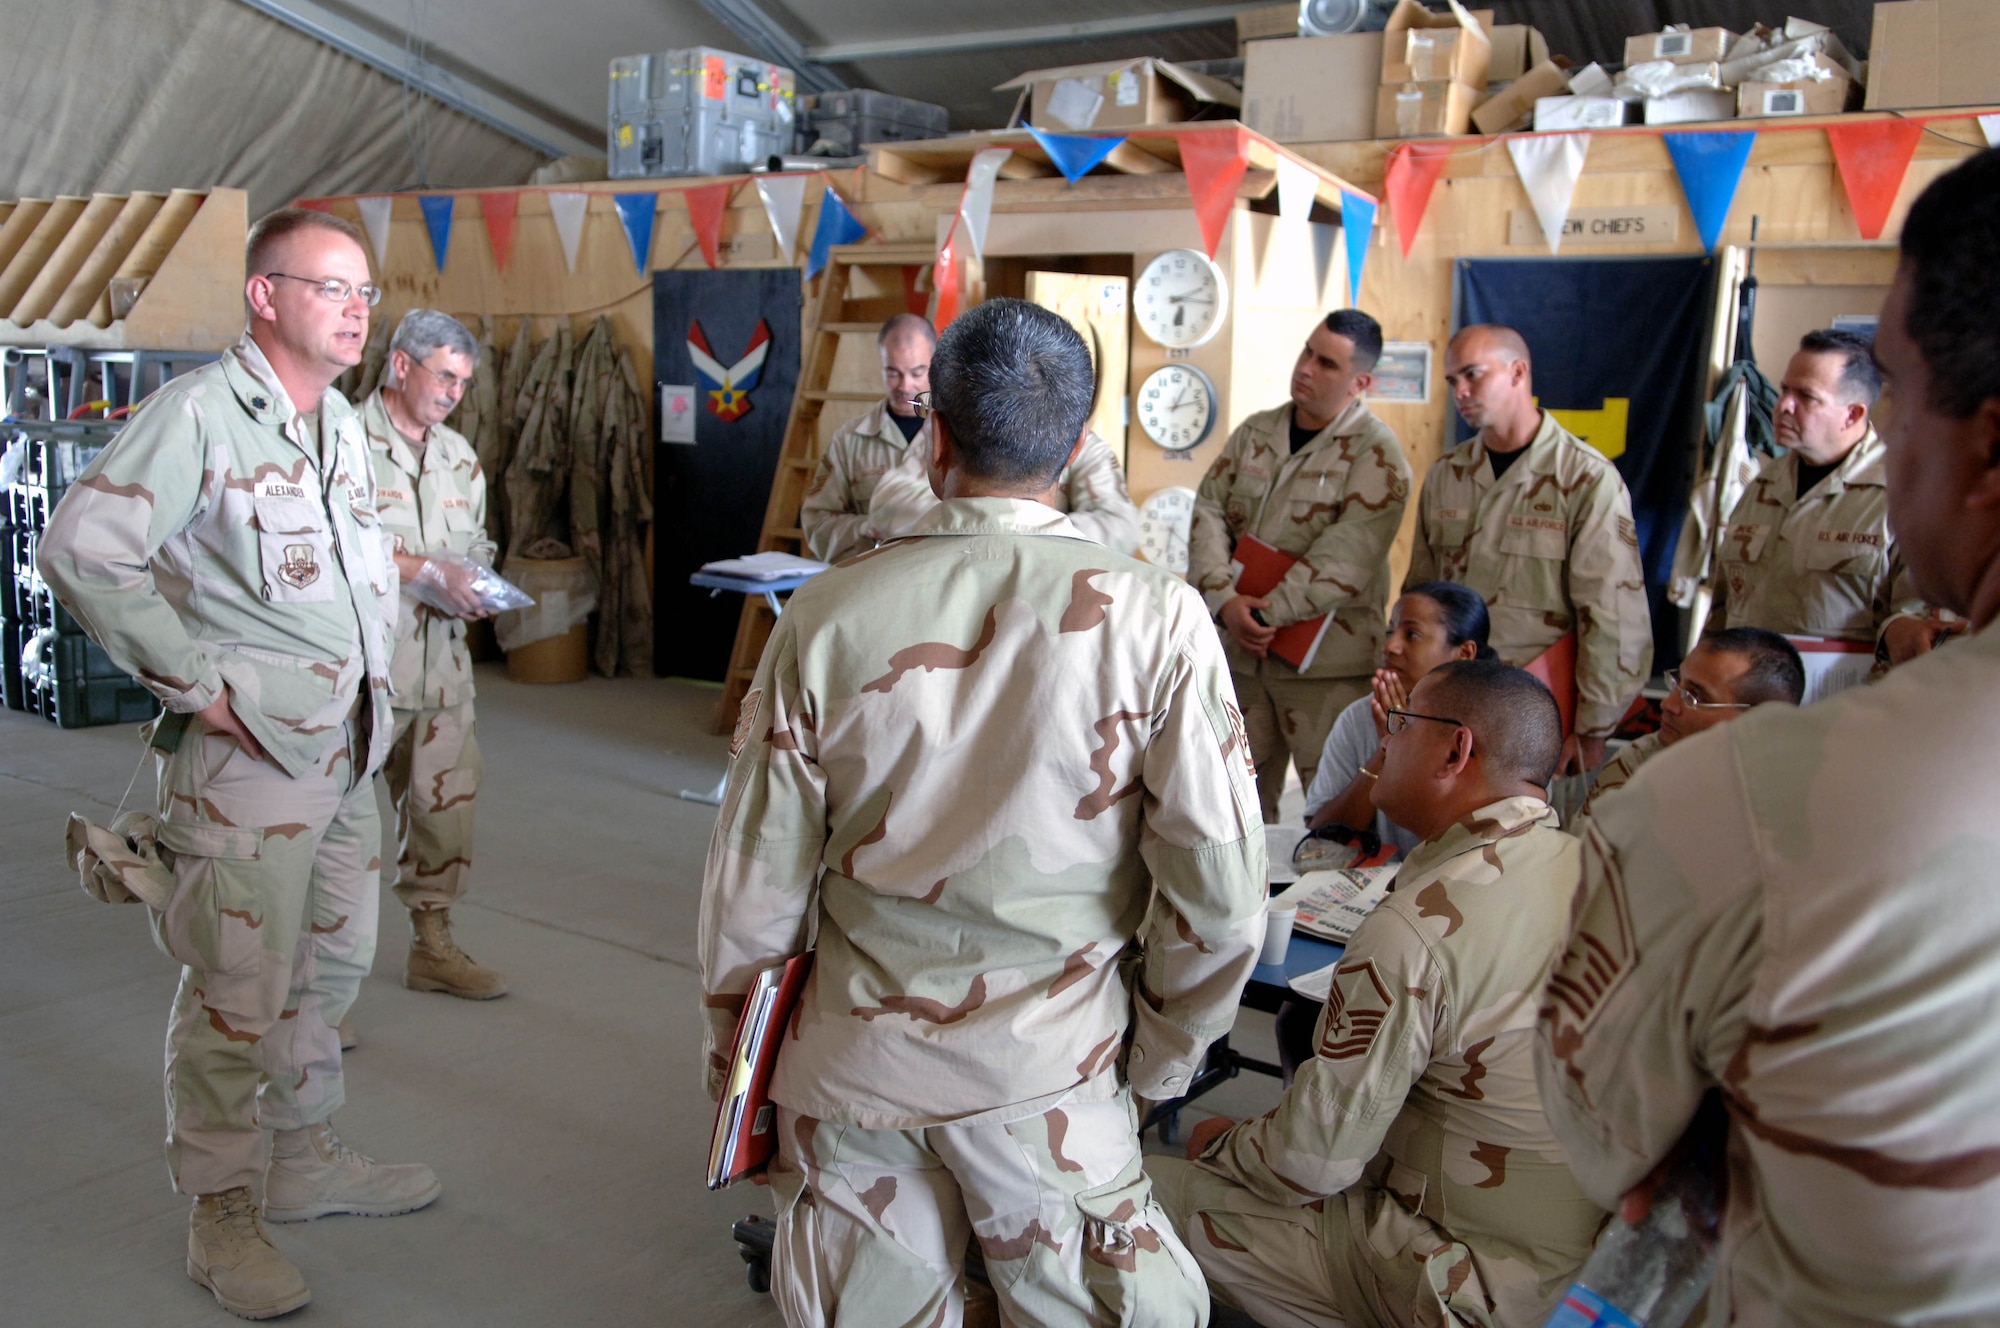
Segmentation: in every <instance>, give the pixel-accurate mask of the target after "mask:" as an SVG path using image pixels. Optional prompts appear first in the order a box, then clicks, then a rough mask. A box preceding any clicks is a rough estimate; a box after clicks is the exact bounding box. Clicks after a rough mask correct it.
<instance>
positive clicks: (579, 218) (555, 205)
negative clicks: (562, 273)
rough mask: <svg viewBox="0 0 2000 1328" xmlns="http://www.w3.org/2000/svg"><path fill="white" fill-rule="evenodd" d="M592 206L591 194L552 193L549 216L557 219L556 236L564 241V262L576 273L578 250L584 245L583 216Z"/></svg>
mask: <svg viewBox="0 0 2000 1328" xmlns="http://www.w3.org/2000/svg"><path fill="white" fill-rule="evenodd" d="M589 206H590V195H589V194H572V193H551V194H550V195H549V215H550V216H551V217H554V218H555V222H556V235H557V237H558V238H560V239H561V240H562V249H563V262H565V263H567V264H569V270H570V271H572V272H574V271H576V249H577V246H578V245H580V244H582V243H583V214H584V211H585V210H586V209H587V208H589Z"/></svg>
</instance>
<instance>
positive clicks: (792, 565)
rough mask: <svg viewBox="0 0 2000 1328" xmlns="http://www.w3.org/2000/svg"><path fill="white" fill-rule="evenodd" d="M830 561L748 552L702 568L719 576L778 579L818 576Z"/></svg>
mask: <svg viewBox="0 0 2000 1328" xmlns="http://www.w3.org/2000/svg"><path fill="white" fill-rule="evenodd" d="M831 567H832V564H830V563H822V562H814V561H813V560H812V559H811V558H801V557H799V556H798V555H797V554H795V553H775V552H774V553H746V554H744V555H743V556H742V557H741V558H724V559H722V560H721V561H719V562H712V563H703V564H702V565H701V570H702V571H704V572H712V573H714V574H715V575H717V576H740V577H745V578H747V579H749V580H752V581H776V580H778V579H779V578H780V577H787V576H818V575H819V574H820V573H821V572H824V571H828V570H830V568H831Z"/></svg>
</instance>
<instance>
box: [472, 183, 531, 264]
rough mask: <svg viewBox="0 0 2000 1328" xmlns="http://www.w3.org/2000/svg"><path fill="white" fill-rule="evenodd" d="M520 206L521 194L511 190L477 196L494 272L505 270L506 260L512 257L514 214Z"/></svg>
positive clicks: (480, 217)
mask: <svg viewBox="0 0 2000 1328" xmlns="http://www.w3.org/2000/svg"><path fill="white" fill-rule="evenodd" d="M520 206H521V196H520V195H519V194H517V193H514V192H512V191H511V190H510V191H508V192H506V193H492V194H481V195H480V196H479V219H480V220H481V221H483V222H485V223H486V243H487V244H489V245H491V246H492V247H493V270H494V271H495V272H505V271H506V270H507V260H508V259H509V258H511V257H513V254H514V214H515V212H516V211H518V210H519V208H520Z"/></svg>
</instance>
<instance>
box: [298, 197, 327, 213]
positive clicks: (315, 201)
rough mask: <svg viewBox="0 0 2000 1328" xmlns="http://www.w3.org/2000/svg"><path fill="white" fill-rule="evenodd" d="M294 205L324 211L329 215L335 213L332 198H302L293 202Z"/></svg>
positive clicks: (311, 210)
mask: <svg viewBox="0 0 2000 1328" xmlns="http://www.w3.org/2000/svg"><path fill="white" fill-rule="evenodd" d="M292 206H293V207H302V208H304V209H305V210H306V211H308V212H324V213H326V214H327V215H328V216H329V217H330V216H332V215H333V202H332V200H330V199H325V198H301V199H300V200H299V201H298V202H296V203H294V204H292Z"/></svg>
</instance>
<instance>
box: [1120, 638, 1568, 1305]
mask: <svg viewBox="0 0 2000 1328" xmlns="http://www.w3.org/2000/svg"><path fill="white" fill-rule="evenodd" d="M1388 729H1389V732H1388V736H1387V738H1385V739H1384V741H1383V753H1384V759H1383V762H1382V773H1381V776H1380V778H1379V779H1378V780H1377V781H1376V784H1375V795H1374V796H1375V804H1376V806H1378V807H1379V808H1381V810H1382V811H1383V812H1384V813H1385V814H1387V815H1388V816H1389V817H1390V818H1391V819H1392V820H1394V821H1395V822H1396V824H1398V825H1402V826H1407V827H1409V828H1410V829H1411V830H1413V831H1415V832H1417V833H1419V834H1421V835H1422V836H1423V837H1424V842H1423V843H1422V844H1420V845H1418V846H1417V847H1416V848H1415V849H1413V850H1412V851H1411V852H1410V855H1409V857H1408V858H1406V859H1405V860H1404V862H1403V865H1402V867H1401V869H1400V870H1399V871H1398V872H1397V874H1396V882H1395V889H1394V890H1393V892H1391V894H1390V895H1389V897H1388V898H1387V899H1386V900H1384V901H1383V902H1382V904H1381V905H1379V906H1378V907H1377V908H1376V909H1375V911H1374V912H1373V913H1371V914H1370V915H1369V916H1368V917H1367V919H1365V920H1364V921H1363V922H1362V924H1361V926H1360V927H1359V928H1358V929H1356V931H1355V933H1354V937H1353V939H1352V940H1351V941H1349V943H1348V945H1347V950H1346V953H1345V954H1344V955H1342V957H1341V960H1340V963H1339V965H1338V966H1337V967H1336V968H1335V969H1334V972H1333V978H1332V987H1331V989H1330V990H1329V992H1328V994H1327V1001H1326V1006H1325V1008H1324V1009H1323V1010H1322V1011H1321V1013H1320V1018H1319V1025H1318V1027H1317V1029H1316V1030H1315V1032H1314V1039H1313V1040H1314V1044H1315V1050H1314V1055H1313V1057H1312V1059H1311V1060H1309V1061H1307V1062H1306V1063H1305V1064H1304V1065H1302V1066H1301V1067H1299V1070H1298V1073H1297V1076H1296V1077H1295V1078H1294V1079H1293V1081H1292V1083H1291V1085H1290V1086H1289V1087H1287V1088H1286V1089H1285V1091H1284V1093H1283V1094H1282V1095H1280V1097H1279V1099H1278V1105H1277V1107H1276V1108H1275V1109H1274V1110H1272V1111H1269V1112H1266V1113H1265V1114H1264V1115H1262V1116H1258V1117H1256V1118H1254V1119H1251V1120H1246V1121H1243V1122H1240V1123H1237V1124H1233V1125H1232V1124H1231V1122H1229V1121H1228V1120H1226V1119H1223V1118H1219V1117H1218V1118H1212V1119H1210V1120H1207V1121H1203V1122H1202V1123H1201V1125H1199V1126H1197V1127H1196V1129H1195V1130H1194V1131H1192V1132H1191V1133H1190V1134H1189V1137H1188V1144H1187V1150H1188V1156H1189V1158H1191V1159H1193V1160H1192V1161H1191V1162H1180V1161H1177V1160H1175V1159H1171V1158H1161V1157H1150V1158H1148V1159H1147V1166H1146V1169H1147V1171H1148V1172H1150V1173H1151V1174H1152V1175H1153V1177H1154V1180H1155V1182H1156V1183H1157V1185H1158V1187H1159V1189H1158V1193H1159V1195H1160V1202H1161V1204H1162V1205H1163V1206H1164V1207H1165V1208H1166V1209H1167V1211H1168V1213H1169V1214H1171V1215H1172V1216H1173V1219H1174V1222H1175V1225H1176V1226H1177V1227H1179V1229H1180V1231H1181V1234H1182V1235H1183V1236H1184V1237H1185V1238H1186V1240H1187V1243H1188V1248H1189V1249H1190V1250H1191V1251H1192V1252H1193V1254H1194V1256H1195V1259H1196V1260H1197V1261H1198V1262H1199V1263H1200V1264H1201V1267H1202V1271H1203V1273H1204V1274H1206V1275H1207V1277H1208V1281H1209V1286H1210V1288H1211V1290H1213V1291H1214V1293H1215V1295H1216V1298H1217V1299H1218V1300H1222V1301H1226V1302H1228V1303H1231V1304H1234V1305H1236V1306H1238V1307H1240V1308H1242V1309H1244V1310H1246V1311H1247V1312H1249V1314H1250V1315H1251V1316H1252V1317H1254V1318H1255V1319H1256V1320H1257V1321H1258V1322H1260V1323H1265V1324H1274V1325H1275V1324H1286V1325H1292V1326H1293V1328H1303V1326H1306V1325H1310V1326H1311V1328H1322V1326H1324V1328H1336V1326H1337V1325H1348V1326H1349V1328H1390V1326H1391V1325H1406V1324H1465V1323H1482V1324H1492V1325H1496V1326H1497V1328H1539V1326H1540V1325H1541V1324H1542V1323H1543V1322H1545V1321H1546V1320H1547V1318H1548V1315H1549V1311H1550V1310H1551V1309H1553V1308H1554V1306H1555V1303H1556V1301H1557V1300H1558V1299H1559V1298H1560V1296H1561V1295H1562V1292H1563V1289H1564V1287H1565V1286H1566V1285H1567V1283H1568V1280H1569V1278H1570V1276H1571V1275H1572V1274H1574V1273H1575V1271H1576V1270H1577V1268H1579V1267H1580V1266H1581V1265H1582V1263H1583V1261H1584V1259H1585V1257H1586V1256H1587V1255H1588V1254H1589V1252H1590V1244H1591V1240H1592V1238H1593V1237H1595V1235H1596V1234H1597V1229H1598V1226H1599V1224H1600V1223H1601V1222H1602V1220H1603V1217H1604V1214H1603V1211H1602V1210H1601V1209H1599V1208H1598V1207H1597V1206H1596V1205H1594V1204H1592V1203H1591V1202H1590V1201H1589V1200H1588V1199H1586V1198H1585V1197H1584V1195H1583V1193H1582V1191H1581V1190H1580V1189H1578V1187H1577V1184H1576V1182H1575V1181H1574V1180H1573V1179H1572V1178H1571V1177H1570V1173H1569V1169H1568V1168H1567V1167H1566V1166H1565V1165H1564V1163H1563V1157H1562V1153H1561V1151H1560V1149H1559V1148H1558V1147H1557V1145H1556V1140H1555V1136H1554V1134H1553V1133H1552V1132H1551V1130H1550V1128H1549V1122H1548V1119H1547V1117H1546V1116H1545V1115H1544V1113H1543V1109H1542V1103H1541V1097H1540V1094H1539V1093H1538V1092H1537V1090H1536V1087H1535V1077H1534V1076H1535V1071H1534V1061H1533V1056H1534V1052H1533V1042H1532V1039H1533V1032H1534V1024H1535V1006H1536V993H1537V992H1538V991H1539V989H1540V987H1541V983H1542V979H1543V978H1544V977H1545V976H1546V974H1547V973H1548V969H1549V965H1550V963H1551V962H1553V960H1554V959H1555V957H1556V955H1557V954H1558V953H1559V952H1560V951H1561V949H1562V945H1563V939H1564V934H1565V926H1566V923H1567V922H1568V919H1569V901H1570V896H1571V895H1572V894H1573V893H1574V891H1575V888H1576V874H1577V857H1578V852H1579V850H1578V845H1577V841H1576V840H1574V839H1572V838H1571V837H1570V836H1568V835H1565V834H1563V833H1562V831H1561V830H1559V829H1558V828H1557V827H1556V814H1555V812H1554V810H1553V809H1551V808H1550V806H1549V804H1548V802H1547V800H1546V798H1545V796H1544V795H1545V790H1546V787H1547V785H1548V781H1549V778H1550V777H1551V776H1552V775H1553V774H1554V772H1555V768H1556V764H1557V762H1558V761H1559V760H1560V759H1561V756H1562V718H1561V714H1560V712H1559V711H1558V710H1557V708H1556V703H1555V698H1554V697H1553V696H1551V695H1550V694H1549V691H1548V689H1547V688H1546V687H1544V686H1543V685H1542V684H1541V683H1540V682H1538V681H1536V680H1535V679H1534V678H1533V677H1531V676H1529V675H1528V674H1527V673H1526V672H1524V671H1522V670H1520V669H1516V668H1512V667H1510V666H1508V665H1505V664H1502V663H1500V662H1499V661H1497V660H1454V661H1452V662H1450V663H1447V664H1443V665H1440V666H1439V667H1438V668H1436V669H1433V670H1432V671H1431V672H1429V673H1427V674H1425V675H1424V677H1423V679H1422V680H1421V681H1420V682H1418V683H1417V685H1416V687H1415V688H1414V689H1413V690H1412V691H1411V693H1410V699H1409V704H1408V705H1407V706H1405V707H1402V708H1399V709H1393V710H1390V711H1389V712H1388Z"/></svg>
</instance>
